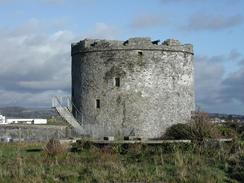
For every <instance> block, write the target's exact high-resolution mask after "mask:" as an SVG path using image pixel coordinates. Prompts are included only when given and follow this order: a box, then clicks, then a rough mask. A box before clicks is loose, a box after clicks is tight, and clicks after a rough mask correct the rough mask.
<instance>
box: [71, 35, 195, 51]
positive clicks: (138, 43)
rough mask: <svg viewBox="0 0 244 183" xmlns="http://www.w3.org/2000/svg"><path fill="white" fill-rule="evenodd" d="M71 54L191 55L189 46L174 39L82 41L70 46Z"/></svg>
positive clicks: (190, 46)
mask: <svg viewBox="0 0 244 183" xmlns="http://www.w3.org/2000/svg"><path fill="white" fill-rule="evenodd" d="M71 49H72V51H71V54H72V55H75V54H78V53H82V52H99V51H119V50H124V51H126V50H149V51H157V50H158V51H173V52H185V53H189V54H193V47H192V45H191V44H182V43H181V42H180V41H178V40H175V39H167V40H165V41H162V42H161V41H160V40H156V41H152V40H151V39H150V38H130V39H128V40H126V41H117V40H99V39H84V40H82V41H80V42H77V43H73V44H72V45H71Z"/></svg>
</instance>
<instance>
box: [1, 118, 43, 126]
mask: <svg viewBox="0 0 244 183" xmlns="http://www.w3.org/2000/svg"><path fill="white" fill-rule="evenodd" d="M6 123H7V124H17V123H18V124H34V125H42V124H47V119H12V118H7V120H6Z"/></svg>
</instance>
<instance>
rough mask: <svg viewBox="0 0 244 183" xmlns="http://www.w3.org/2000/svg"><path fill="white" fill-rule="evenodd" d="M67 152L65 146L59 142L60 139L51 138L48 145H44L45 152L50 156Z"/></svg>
mask: <svg viewBox="0 0 244 183" xmlns="http://www.w3.org/2000/svg"><path fill="white" fill-rule="evenodd" d="M64 152H65V148H64V146H63V145H62V144H61V143H60V142H59V140H55V139H53V138H52V139H50V140H49V141H48V143H47V144H46V146H45V147H44V153H45V154H46V155H47V156H48V157H56V156H58V155H62V154H64Z"/></svg>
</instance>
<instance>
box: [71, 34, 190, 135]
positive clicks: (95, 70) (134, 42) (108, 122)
mask: <svg viewBox="0 0 244 183" xmlns="http://www.w3.org/2000/svg"><path fill="white" fill-rule="evenodd" d="M118 80H119V81H118ZM118 83H119V84H118ZM116 85H118V86H116ZM72 102H73V103H74V105H75V108H73V114H74V116H75V117H76V118H77V120H78V121H79V122H80V123H81V124H82V125H83V126H84V128H87V130H89V133H90V135H91V136H93V137H103V136H118V137H123V136H132V135H135V136H138V137H142V138H158V137H160V136H162V135H163V133H164V132H165V129H166V128H168V127H169V126H171V125H172V124H176V123H185V122H187V121H188V120H189V119H190V117H191V111H194V110H195V96H194V79H193V49H192V45H190V44H184V45H182V44H181V43H180V42H179V41H177V40H172V39H170V40H166V41H164V42H163V43H161V44H160V43H159V42H158V41H155V42H152V41H151V40H150V39H149V38H132V39H129V40H128V41H125V42H123V41H107V40H87V39H85V40H83V41H81V42H78V43H76V44H73V45H72Z"/></svg>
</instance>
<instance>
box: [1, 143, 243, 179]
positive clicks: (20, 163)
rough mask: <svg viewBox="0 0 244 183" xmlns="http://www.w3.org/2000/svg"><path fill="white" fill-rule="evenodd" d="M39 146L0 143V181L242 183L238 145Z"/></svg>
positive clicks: (241, 164)
mask: <svg viewBox="0 0 244 183" xmlns="http://www.w3.org/2000/svg"><path fill="white" fill-rule="evenodd" d="M44 146H45V144H25V143H18V144H17V143H16V144H0V182H1V183H4V182H6V183H9V182H16V183H17V182H18V183H19V182H25V183H28V182H35V183H38V182H72V183H73V182H74V183H75V182H204V183H206V182H209V183H210V182H244V148H243V144H242V142H241V141H235V142H232V143H229V144H225V145H221V146H219V145H216V146H215V147H206V145H197V144H195V143H193V144H182V145H172V144H168V145H166V144H165V145H156V146H152V145H151V146H149V145H142V144H136V145H130V146H125V145H124V146H123V145H110V146H100V147H97V146H94V145H92V144H90V143H89V142H85V141H81V143H79V144H76V145H75V146H74V147H75V148H73V150H72V151H70V150H68V149H67V146H64V145H60V144H58V146H55V148H54V149H50V147H49V151H47V150H43V147H44ZM44 149H46V148H44ZM56 149H58V150H56ZM53 151H54V152H53Z"/></svg>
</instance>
